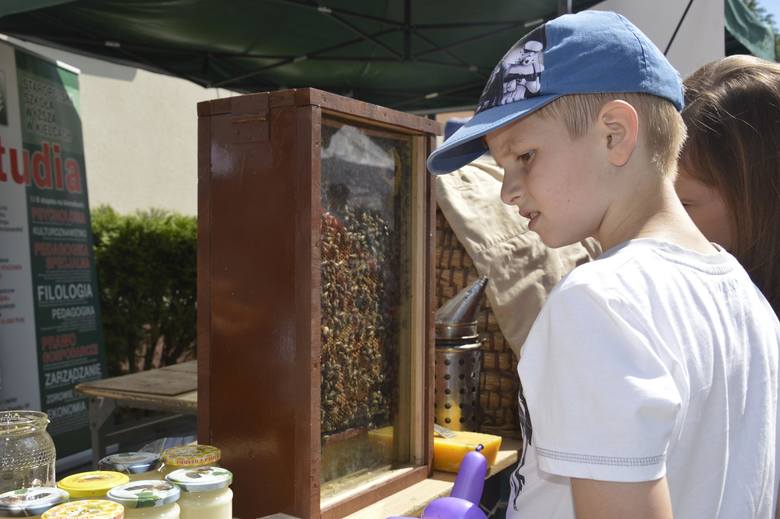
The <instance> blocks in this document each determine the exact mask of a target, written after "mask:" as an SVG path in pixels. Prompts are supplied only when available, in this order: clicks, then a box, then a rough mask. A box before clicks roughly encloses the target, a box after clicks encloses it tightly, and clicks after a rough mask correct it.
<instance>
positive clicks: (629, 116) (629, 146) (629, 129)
mask: <svg viewBox="0 0 780 519" xmlns="http://www.w3.org/2000/svg"><path fill="white" fill-rule="evenodd" d="M597 121H598V127H599V130H600V133H601V138H602V139H603V143H604V146H605V147H606V150H607V159H608V160H609V162H610V164H612V165H613V166H625V165H626V163H627V162H628V160H629V159H630V158H631V155H632V154H633V153H634V149H635V148H636V144H637V140H638V138H639V115H638V114H637V113H636V109H635V108H634V107H633V106H631V105H630V104H629V103H627V102H625V101H622V100H619V99H615V100H612V101H609V102H608V103H606V104H605V105H604V106H602V107H601V110H600V111H599V116H598V119H597Z"/></svg>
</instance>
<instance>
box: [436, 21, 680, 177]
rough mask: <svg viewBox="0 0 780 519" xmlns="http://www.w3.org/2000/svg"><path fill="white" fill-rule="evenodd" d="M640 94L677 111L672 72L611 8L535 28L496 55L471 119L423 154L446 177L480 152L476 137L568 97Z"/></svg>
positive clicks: (676, 75)
mask: <svg viewBox="0 0 780 519" xmlns="http://www.w3.org/2000/svg"><path fill="white" fill-rule="evenodd" d="M607 92H614V93H621V92H622V93H637V92H638V93H645V94H652V95H655V96H658V97H662V98H664V99H668V100H669V101H670V102H671V103H672V104H674V106H675V107H677V110H682V108H683V88H682V82H681V80H680V75H679V73H678V72H677V71H676V70H675V69H674V67H672V65H671V63H669V61H668V60H667V59H666V57H664V55H663V53H662V52H661V51H660V50H659V49H658V47H656V46H655V45H654V44H653V42H651V41H650V39H649V38H648V37H647V36H645V35H644V34H643V33H642V31H640V30H639V29H637V28H636V26H634V24H632V23H631V22H629V21H628V20H627V19H626V18H625V17H623V16H621V15H619V14H617V13H613V12H610V11H582V12H579V13H577V14H567V15H564V16H560V17H558V18H556V19H554V20H551V21H549V22H547V23H545V24H543V25H540V26H539V27H537V28H536V29H534V30H533V31H531V32H530V33H528V34H527V35H525V36H524V37H523V38H522V39H521V40H520V41H518V42H517V43H515V44H514V45H513V46H512V48H511V49H509V51H508V52H507V53H506V54H505V55H504V57H503V58H501V61H499V62H498V64H497V65H496V67H495V68H494V69H493V72H492V73H491V75H490V79H488V82H487V84H486V85H485V89H484V90H483V91H482V95H481V96H480V98H479V103H478V104H477V108H476V110H475V114H474V117H472V118H471V119H470V120H469V121H468V122H467V123H466V124H464V125H463V126H462V127H461V128H460V129H459V130H458V131H456V132H455V133H453V134H452V135H451V136H450V137H449V138H448V139H446V140H445V141H444V143H443V144H442V145H441V146H439V147H438V148H436V150H434V151H433V153H431V155H430V156H429V157H428V169H429V170H430V172H431V173H434V174H437V175H438V174H442V173H450V172H451V171H455V170H456V169H458V168H460V167H462V166H465V165H466V164H468V163H469V162H471V161H472V160H474V159H476V158H478V157H479V156H480V155H482V154H483V153H485V152H486V151H487V146H486V145H485V143H484V141H483V139H482V137H483V136H485V135H487V134H488V133H490V132H492V131H494V130H496V129H498V128H501V127H502V126H506V125H508V124H510V123H513V122H515V121H517V120H519V119H522V118H523V117H525V116H527V115H529V114H531V113H533V112H534V111H536V110H538V109H539V108H541V107H543V106H544V105H546V104H548V103H550V102H552V101H554V100H555V99H558V98H559V97H561V96H564V95H568V94H597V93H607Z"/></svg>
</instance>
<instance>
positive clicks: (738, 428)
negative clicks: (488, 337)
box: [428, 11, 780, 519]
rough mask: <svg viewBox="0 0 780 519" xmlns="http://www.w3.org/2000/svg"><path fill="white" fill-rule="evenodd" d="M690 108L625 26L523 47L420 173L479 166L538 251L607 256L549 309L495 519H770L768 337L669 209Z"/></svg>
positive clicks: (729, 264)
mask: <svg viewBox="0 0 780 519" xmlns="http://www.w3.org/2000/svg"><path fill="white" fill-rule="evenodd" d="M682 104H683V93H682V87H681V84H680V79H679V76H678V74H677V72H676V71H675V70H674V68H673V67H672V66H671V65H670V64H669V62H668V61H667V60H666V58H665V57H664V56H663V54H662V53H661V52H660V51H659V50H658V49H657V48H656V47H655V46H654V45H653V44H652V43H651V42H650V41H649V40H648V38H647V37H646V36H645V35H644V34H642V32H641V31H639V29H637V28H636V27H635V26H633V25H632V24H631V23H630V22H629V21H628V20H626V19H625V18H623V17H622V16H620V15H618V14H615V13H610V12H598V11H587V12H582V13H579V14H576V15H566V16H562V17H560V18H557V19H555V20H553V21H550V22H548V23H546V24H545V25H543V26H541V27H539V28H537V29H536V30H534V31H532V32H531V33H530V34H528V35H527V36H526V37H524V38H523V39H522V40H520V42H518V43H517V44H516V45H515V46H513V47H512V49H510V50H509V52H508V53H507V54H506V55H505V56H504V58H503V59H502V60H501V62H499V64H498V65H497V66H496V68H495V69H494V71H493V74H492V75H491V78H490V80H489V81H488V84H487V85H486V87H485V90H484V92H483V94H482V97H481V99H480V101H479V104H478V107H477V111H476V114H475V115H474V117H473V118H472V119H471V120H470V121H469V122H467V123H466V124H465V125H464V126H463V127H461V128H460V129H459V130H458V131H457V132H455V133H454V134H453V135H452V136H451V137H450V138H449V139H447V140H446V141H445V142H444V144H443V145H442V146H441V147H439V148H438V149H437V150H436V151H434V152H433V153H432V154H431V156H430V157H429V159H428V167H429V169H430V170H431V172H433V173H437V174H440V173H447V172H450V171H453V170H455V169H457V168H459V167H461V166H463V165H465V164H467V163H468V162H470V161H471V160H473V159H475V158H477V157H479V156H480V155H481V154H482V153H484V152H485V151H486V150H487V149H488V148H489V150H490V152H491V154H492V155H493V157H494V158H495V159H496V161H497V162H498V163H499V164H500V165H501V166H502V167H503V168H504V171H505V176H504V180H503V185H502V190H501V197H502V199H503V200H504V202H505V203H507V204H510V205H515V206H517V208H518V210H519V211H520V214H522V215H523V216H525V217H527V218H528V219H529V220H530V222H529V228H530V229H531V230H533V231H535V232H536V233H538V235H539V236H540V238H541V240H542V241H543V242H544V243H545V244H546V245H548V246H552V247H558V246H562V245H566V244H570V243H575V242H577V241H580V240H582V239H584V238H586V237H593V238H596V239H597V240H598V241H599V242H600V243H601V245H602V248H603V250H604V251H605V252H604V253H603V254H602V255H601V256H600V257H599V258H598V259H597V260H595V261H593V262H591V263H588V264H585V265H581V266H579V267H577V268H576V269H574V270H573V271H572V272H571V273H570V274H569V275H568V276H567V277H565V278H564V279H563V280H561V282H560V283H559V284H558V285H557V286H556V288H555V289H554V290H553V291H552V292H551V294H550V296H549V298H548V300H547V302H546V304H545V305H544V307H543V308H542V311H541V313H540V314H539V316H538V318H537V320H536V322H535V323H534V326H533V328H532V329H531V332H530V333H529V336H528V339H527V340H526V342H525V344H524V346H523V350H522V355H521V359H520V363H519V365H518V372H519V375H520V381H521V387H522V389H521V394H520V409H521V425H522V427H523V432H524V442H525V444H526V445H525V448H524V450H523V453H522V455H521V461H520V463H519V464H518V467H517V469H516V470H515V471H514V473H513V475H512V480H511V481H512V493H511V499H510V503H509V509H508V512H507V517H509V518H513V519H517V518H530V519H550V518H555V519H558V518H572V517H575V515H576V517H578V518H580V519H582V518H591V517H593V518H600V519H604V518H628V517H630V518H632V519H637V518H669V517H673V516H674V517H678V518H684V519H695V518H701V519H713V518H717V517H723V518H739V519H747V518H758V517H770V516H771V515H772V514H773V513H774V510H775V507H776V500H777V489H778V467H780V463H778V459H777V454H778V451H779V450H778V448H777V439H778V436H777V430H778V415H777V404H778V360H779V359H778V348H779V347H780V323H778V320H777V317H776V316H775V314H774V312H773V311H772V309H771V307H770V306H769V304H768V303H767V302H766V300H765V299H764V297H763V296H762V295H761V293H760V292H759V290H758V289H757V288H756V287H755V286H754V285H753V283H752V282H751V281H750V278H749V277H748V275H747V274H746V272H745V271H744V269H743V268H742V267H741V266H740V264H739V263H738V262H737V261H736V260H735V259H734V258H733V257H732V256H731V255H729V254H728V253H727V252H726V251H725V250H724V249H723V248H721V247H719V246H718V245H716V244H712V243H710V242H708V241H707V240H706V238H704V236H703V235H702V234H701V233H700V232H699V231H698V229H697V228H696V226H695V225H694V224H693V223H692V222H691V220H690V218H689V217H688V215H687V213H686V211H685V209H684V208H683V206H682V205H681V203H680V201H679V200H678V198H677V196H676V195H675V191H674V179H675V175H676V172H677V168H676V160H677V155H678V153H679V150H680V147H681V145H682V143H683V141H684V139H685V127H684V125H683V123H682V119H681V118H680V115H679V110H681V109H682Z"/></svg>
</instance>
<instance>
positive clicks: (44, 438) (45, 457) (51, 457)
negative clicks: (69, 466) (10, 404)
mask: <svg viewBox="0 0 780 519" xmlns="http://www.w3.org/2000/svg"><path fill="white" fill-rule="evenodd" d="M48 425H49V417H48V416H46V413H41V412H39V411H0V493H4V492H10V491H12V490H16V489H19V488H27V487H36V486H47V487H53V486H54V481H55V473H54V463H55V461H56V460H57V453H56V452H55V450H54V442H53V441H52V439H51V436H49V433H47V432H46V426H48Z"/></svg>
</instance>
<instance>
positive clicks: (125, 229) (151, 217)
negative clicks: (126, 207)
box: [92, 206, 197, 376]
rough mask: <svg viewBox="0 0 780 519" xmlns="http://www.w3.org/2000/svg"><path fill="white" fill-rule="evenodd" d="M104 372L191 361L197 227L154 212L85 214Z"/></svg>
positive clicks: (189, 221) (100, 210)
mask: <svg viewBox="0 0 780 519" xmlns="http://www.w3.org/2000/svg"><path fill="white" fill-rule="evenodd" d="M92 231H93V234H94V241H95V261H96V264H97V273H98V283H99V287H100V304H101V311H102V317H103V335H104V338H105V344H106V352H107V358H108V374H109V375H110V376H112V375H118V374H121V373H126V372H128V371H129V372H134V371H141V370H145V369H150V368H152V367H159V366H164V365H168V364H174V363H176V362H179V361H182V360H186V359H188V358H193V357H194V355H195V337H196V323H195V320H196V296H197V294H196V285H197V283H196V272H197V270H196V255H197V246H196V240H197V222H196V219H195V218H194V217H189V216H183V215H178V214H173V213H169V212H166V211H162V210H151V211H144V212H137V213H134V214H130V215H120V214H118V213H117V212H116V211H114V210H113V209H111V208H110V207H107V206H102V207H99V208H98V209H96V210H94V211H92Z"/></svg>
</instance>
